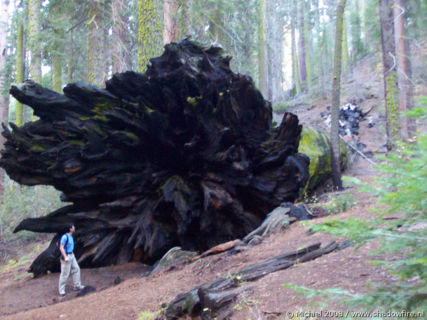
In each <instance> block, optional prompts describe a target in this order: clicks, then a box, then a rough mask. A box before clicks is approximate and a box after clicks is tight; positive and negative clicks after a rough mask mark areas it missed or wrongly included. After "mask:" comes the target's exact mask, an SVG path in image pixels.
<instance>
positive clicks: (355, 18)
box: [350, 0, 364, 61]
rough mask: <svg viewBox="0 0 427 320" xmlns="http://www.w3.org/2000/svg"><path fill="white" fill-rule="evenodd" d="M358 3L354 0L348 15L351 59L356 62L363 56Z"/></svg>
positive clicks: (357, 0)
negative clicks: (352, 7)
mask: <svg viewBox="0 0 427 320" xmlns="http://www.w3.org/2000/svg"><path fill="white" fill-rule="evenodd" d="M359 2H360V1H359V0H356V1H355V3H354V9H353V10H352V11H351V13H350V30H351V47H352V59H353V61H354V60H357V59H358V58H360V57H361V55H362V54H363V51H364V49H363V42H362V25H361V18H360V3H359Z"/></svg>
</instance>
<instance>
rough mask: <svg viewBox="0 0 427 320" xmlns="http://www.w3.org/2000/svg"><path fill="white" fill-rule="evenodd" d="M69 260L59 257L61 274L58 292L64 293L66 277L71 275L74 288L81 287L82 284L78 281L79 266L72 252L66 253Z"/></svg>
mask: <svg viewBox="0 0 427 320" xmlns="http://www.w3.org/2000/svg"><path fill="white" fill-rule="evenodd" d="M68 258H69V259H70V261H68V262H65V260H62V259H61V276H60V277H59V294H64V293H65V286H66V284H67V280H68V277H69V276H70V271H71V275H72V277H73V283H74V287H75V288H81V286H82V284H81V282H80V267H79V265H78V263H77V260H76V257H74V254H73V253H70V254H68Z"/></svg>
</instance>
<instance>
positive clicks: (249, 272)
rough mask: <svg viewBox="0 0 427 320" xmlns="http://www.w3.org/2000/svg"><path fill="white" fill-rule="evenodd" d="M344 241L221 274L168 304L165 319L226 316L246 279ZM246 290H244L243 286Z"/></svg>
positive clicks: (303, 259)
mask: <svg viewBox="0 0 427 320" xmlns="http://www.w3.org/2000/svg"><path fill="white" fill-rule="evenodd" d="M340 248H341V245H340V244H338V243H336V242H335V241H333V242H331V243H330V244H328V245H327V246H326V247H323V248H321V244H320V243H316V244H314V245H311V246H307V247H305V248H303V249H300V250H296V251H292V252H288V253H284V254H281V255H279V256H276V257H274V258H271V259H268V260H266V261H264V262H261V263H258V264H254V265H250V266H248V267H245V268H243V269H241V270H240V271H238V272H235V273H232V274H230V275H228V276H226V277H219V278H217V279H215V280H214V281H211V282H208V283H205V284H203V285H201V286H199V287H196V288H194V289H192V290H190V291H188V292H185V293H182V294H179V295H178V296H177V297H176V298H175V299H174V300H172V301H171V302H170V303H169V304H168V305H167V307H166V310H165V313H164V318H165V319H178V318H181V317H185V316H191V317H197V316H201V317H202V319H214V318H216V317H217V318H219V319H223V318H225V316H224V313H226V315H227V316H228V315H229V314H228V312H229V311H230V309H229V308H228V307H229V304H230V303H232V302H233V301H234V300H235V299H236V298H237V296H238V295H239V290H235V289H236V288H239V287H240V286H241V284H242V283H245V282H250V281H255V280H257V279H259V278H262V277H264V276H266V275H268V274H270V273H272V272H276V271H279V270H283V269H287V268H289V267H291V266H293V265H294V264H296V263H303V262H307V261H310V260H314V259H316V258H318V257H320V256H322V255H325V254H328V253H330V252H332V251H334V250H337V249H340ZM240 291H242V290H240Z"/></svg>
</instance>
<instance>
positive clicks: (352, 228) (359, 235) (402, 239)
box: [287, 97, 427, 312]
mask: <svg viewBox="0 0 427 320" xmlns="http://www.w3.org/2000/svg"><path fill="white" fill-rule="evenodd" d="M419 101H420V103H421V104H420V105H419V106H418V107H417V108H416V112H415V113H414V114H417V115H418V116H419V117H420V118H423V119H425V117H426V115H427V108H426V107H427V103H426V101H427V99H425V97H424V98H422V99H420V100H419ZM382 160H383V163H382V164H380V165H378V171H379V172H380V173H381V174H380V175H379V176H378V177H377V179H376V181H375V183H374V184H363V183H361V182H360V181H359V180H357V179H355V178H353V179H346V180H347V181H350V182H353V183H356V184H358V185H359V186H360V189H361V191H363V192H368V193H370V194H371V195H372V196H373V197H375V198H378V199H379V201H378V205H379V208H380V209H377V210H376V211H377V214H376V215H375V216H373V217H372V219H369V220H366V219H355V218H350V219H346V220H342V221H340V220H338V219H334V220H327V221H324V222H323V223H321V224H317V225H314V224H313V225H311V227H312V230H313V231H325V232H328V233H331V234H333V235H336V236H339V237H346V238H350V239H351V241H352V242H353V244H355V245H357V246H361V245H363V244H365V243H366V242H368V241H370V240H373V239H378V240H379V241H380V243H381V247H380V249H379V250H377V251H376V253H380V254H384V255H385V257H386V258H385V259H384V260H379V261H372V262H371V263H373V264H376V265H379V266H382V267H383V268H385V269H386V270H387V271H388V272H389V273H390V274H391V275H393V276H394V277H396V278H397V280H396V281H394V282H391V283H389V284H381V283H375V284H372V285H371V287H370V290H369V292H368V293H366V294H352V293H349V292H347V291H345V290H343V289H328V290H312V289H309V288H298V291H299V292H302V293H303V294H304V295H306V297H308V298H312V297H318V296H321V297H323V298H327V299H334V301H336V300H337V298H339V300H340V301H341V303H342V304H343V305H346V306H350V307H364V308H366V309H372V308H376V309H377V310H385V311H390V310H392V311H399V310H406V311H412V312H421V311H423V309H424V308H425V304H426V300H427V294H426V292H427V283H426V275H427V259H426V258H425V257H426V256H427V246H426V245H425V243H426V240H427V210H426V209H427V198H426V194H427V134H425V133H424V134H421V135H419V136H418V137H417V139H416V142H414V143H412V144H407V143H400V144H399V148H398V149H397V150H396V151H395V152H393V153H390V154H389V155H388V156H386V157H384V158H383V159H382ZM390 214H393V217H394V219H384V218H385V217H386V216H387V215H390ZM387 257H393V259H387ZM287 286H291V285H287ZM293 288H296V287H293Z"/></svg>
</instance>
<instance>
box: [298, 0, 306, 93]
mask: <svg viewBox="0 0 427 320" xmlns="http://www.w3.org/2000/svg"><path fill="white" fill-rule="evenodd" d="M297 4H298V5H297V8H298V33H299V38H298V61H299V78H300V81H301V86H302V89H303V90H306V89H307V66H306V50H305V49H306V48H305V33H304V10H303V7H304V1H301V0H299V1H297Z"/></svg>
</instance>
